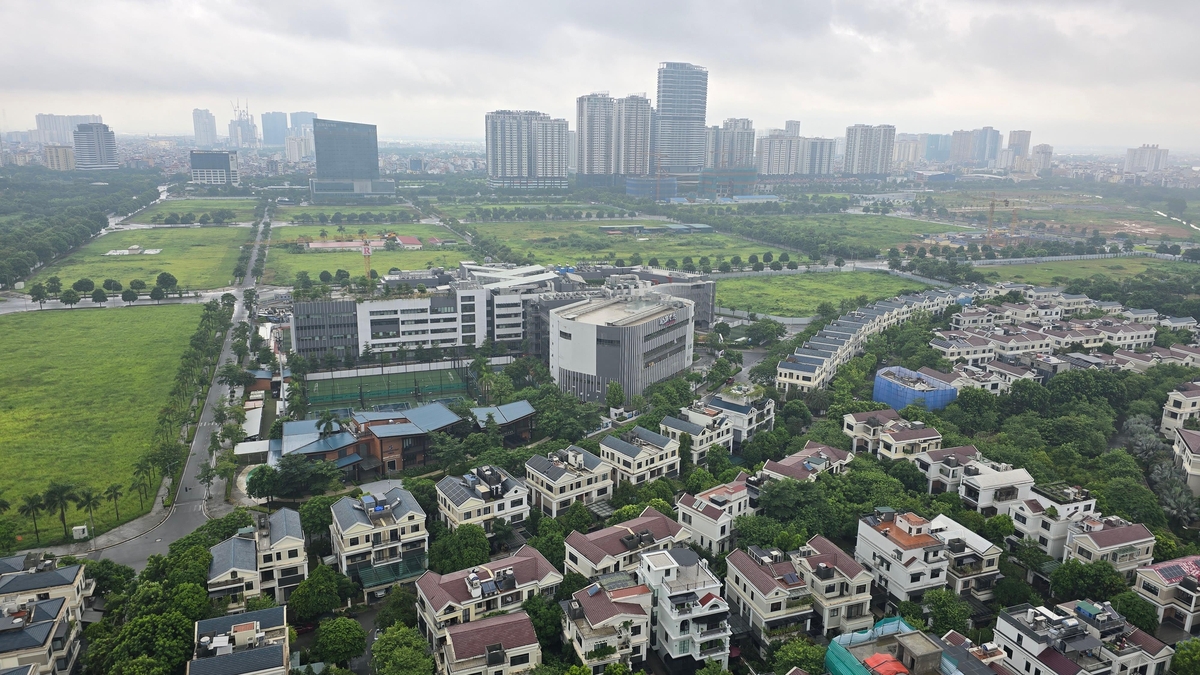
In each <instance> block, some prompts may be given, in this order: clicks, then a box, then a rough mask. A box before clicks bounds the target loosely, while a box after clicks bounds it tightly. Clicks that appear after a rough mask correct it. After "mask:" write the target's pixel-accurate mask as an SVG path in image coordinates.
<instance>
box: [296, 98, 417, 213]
mask: <svg viewBox="0 0 1200 675" xmlns="http://www.w3.org/2000/svg"><path fill="white" fill-rule="evenodd" d="M313 141H314V146H315V153H316V157H317V177H316V178H312V179H309V189H310V190H311V191H312V196H313V200H314V201H316V202H322V201H324V202H329V201H337V200H345V199H365V198H377V197H393V196H395V194H396V182H395V181H393V180H390V179H381V178H380V177H379V143H378V141H377V140H376V136H375V125H374V124H359V123H357V122H339V121H337V120H324V119H320V118H314V119H313Z"/></svg>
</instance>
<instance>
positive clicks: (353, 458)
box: [334, 452, 362, 469]
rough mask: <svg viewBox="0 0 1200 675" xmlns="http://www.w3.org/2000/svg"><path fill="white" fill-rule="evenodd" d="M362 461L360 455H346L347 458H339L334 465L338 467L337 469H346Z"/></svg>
mask: <svg viewBox="0 0 1200 675" xmlns="http://www.w3.org/2000/svg"><path fill="white" fill-rule="evenodd" d="M361 461H362V457H359V456H358V453H357V452H356V453H354V454H353V455H346V456H345V457H338V460H337V461H336V462H334V464H335V465H336V466H337V468H339V469H344V468H346V467H348V466H350V465H352V464H358V463H359V462H361Z"/></svg>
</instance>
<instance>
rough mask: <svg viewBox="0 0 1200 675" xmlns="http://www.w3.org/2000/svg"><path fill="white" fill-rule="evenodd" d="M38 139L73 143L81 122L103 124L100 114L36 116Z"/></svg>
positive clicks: (64, 143)
mask: <svg viewBox="0 0 1200 675" xmlns="http://www.w3.org/2000/svg"><path fill="white" fill-rule="evenodd" d="M36 121H37V131H38V139H37V140H38V141H39V142H41V143H49V144H52V145H71V143H72V142H73V141H74V140H75V130H76V129H77V128H78V127H79V125H80V124H103V123H104V120H103V119H101V118H100V116H99V115H46V114H40V115H37V117H36Z"/></svg>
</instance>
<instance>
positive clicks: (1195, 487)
mask: <svg viewBox="0 0 1200 675" xmlns="http://www.w3.org/2000/svg"><path fill="white" fill-rule="evenodd" d="M1164 431H1166V430H1165V429H1164ZM1171 449H1172V450H1173V451H1174V453H1175V466H1176V467H1177V468H1180V469H1183V472H1184V473H1185V474H1186V475H1187V486H1188V489H1189V490H1191V491H1192V495H1194V496H1200V432H1197V431H1192V430H1191V429H1183V428H1177V429H1175V443H1174V444H1173V445H1172V446H1171Z"/></svg>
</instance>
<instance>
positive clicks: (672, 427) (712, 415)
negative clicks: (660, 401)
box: [658, 403, 733, 466]
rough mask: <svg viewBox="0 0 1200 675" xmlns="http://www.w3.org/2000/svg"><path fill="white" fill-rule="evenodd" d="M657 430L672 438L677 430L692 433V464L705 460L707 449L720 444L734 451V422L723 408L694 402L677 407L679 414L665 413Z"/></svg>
mask: <svg viewBox="0 0 1200 675" xmlns="http://www.w3.org/2000/svg"><path fill="white" fill-rule="evenodd" d="M658 431H659V433H661V434H662V435H663V436H666V437H668V438H670V439H671V440H673V441H678V440H679V436H680V434H689V435H690V436H691V437H692V464H693V465H694V466H700V465H702V464H706V463H707V462H708V451H709V450H711V449H712V448H713V447H714V446H720V447H722V448H725V449H726V450H727V451H729V452H732V451H733V422H731V421H730V420H729V417H728V416H727V415H726V414H725V413H724V411H722V410H719V409H717V408H712V407H709V406H707V405H704V404H702V403H697V404H696V405H693V406H692V407H690V408H683V409H682V410H680V411H679V417H672V416H671V415H667V416H666V417H664V418H663V419H662V422H660V423H659V425H658Z"/></svg>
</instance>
